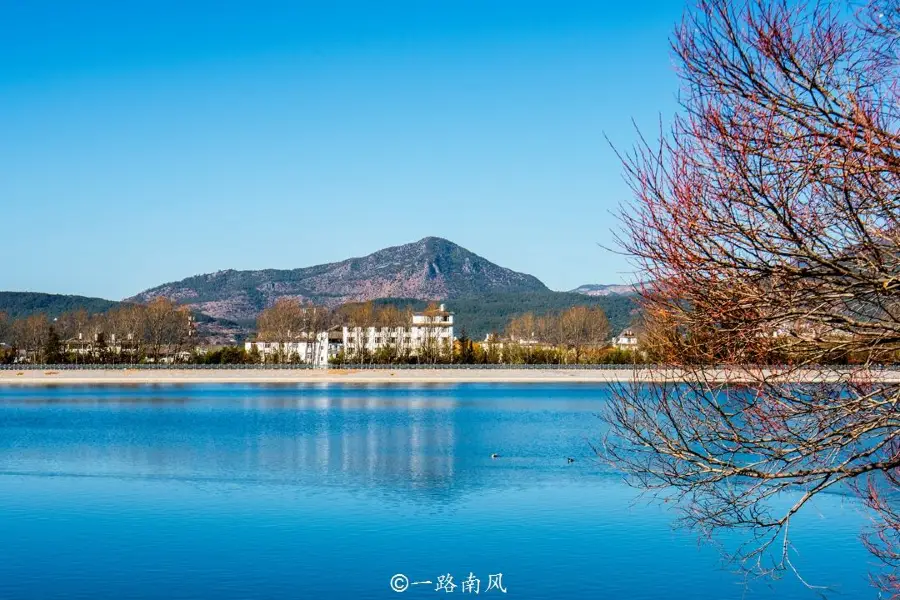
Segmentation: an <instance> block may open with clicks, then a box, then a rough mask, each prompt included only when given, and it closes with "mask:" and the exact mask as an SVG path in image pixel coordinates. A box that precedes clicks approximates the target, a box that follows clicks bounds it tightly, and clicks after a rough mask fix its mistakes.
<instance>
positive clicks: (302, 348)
mask: <svg viewBox="0 0 900 600" xmlns="http://www.w3.org/2000/svg"><path fill="white" fill-rule="evenodd" d="M292 337H293V339H291V340H284V341H251V342H246V343H245V345H244V347H245V349H246V350H247V351H248V352H252V351H253V350H256V351H257V352H259V353H260V354H261V355H262V356H264V357H273V356H275V357H278V359H280V360H282V361H284V362H290V361H291V360H299V361H301V362H303V363H307V364H312V365H315V366H319V367H324V366H327V365H328V363H329V361H330V360H331V359H333V358H335V357H337V356H341V355H342V356H344V357H345V358H346V360H348V361H351V362H353V361H356V360H366V359H368V358H370V357H372V356H374V355H377V354H378V353H379V352H387V351H390V352H391V353H393V354H394V355H395V356H417V357H420V358H428V357H432V356H437V355H440V354H446V353H449V352H450V350H451V348H452V347H453V339H454V337H453V313H451V312H449V311H447V309H446V307H445V306H444V305H443V304H441V305H440V307H439V308H438V309H437V310H426V311H422V312H418V313H413V315H412V319H411V322H410V323H408V324H405V325H400V326H368V327H363V326H358V325H338V326H335V327H332V328H331V329H329V330H328V331H323V332H318V333H312V332H302V333H299V334H297V335H296V336H292Z"/></svg>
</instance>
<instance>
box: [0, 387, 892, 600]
mask: <svg viewBox="0 0 900 600" xmlns="http://www.w3.org/2000/svg"><path fill="white" fill-rule="evenodd" d="M607 397H608V390H607V389H606V388H604V387H602V386H534V385H531V386H503V385H460V386H450V387H434V386H422V387H361V386H360V387H341V386H322V387H254V386H203V387H152V386H148V387H133V388H77V389H76V388H68V389H67V388H44V389H28V388H6V389H0V599H19V598H40V599H56V598H59V599H66V600H70V599H81V598H84V599H88V598H89V599H99V598H116V599H119V600H124V599H130V598H147V599H149V598H166V599H175V598H211V599H216V600H230V599H235V600H238V599H240V600H247V599H254V598H267V599H268V598H271V599H281V598H313V597H323V598H348V599H350V598H353V599H366V598H396V599H402V598H434V597H436V596H439V595H442V594H446V591H435V588H436V587H437V581H438V576H439V575H446V574H448V573H449V574H450V575H452V576H453V577H454V579H453V583H454V584H457V585H461V584H462V580H463V579H465V578H466V577H468V575H469V574H470V573H472V574H474V576H475V577H477V578H478V579H480V581H481V583H480V592H481V594H480V595H488V596H489V597H496V598H502V597H515V598H541V599H543V598H547V599H551V598H552V599H558V598H560V599H561V598H598V599H618V598H622V599H626V598H627V599H643V598H647V599H650V598H653V599H657V598H685V599H691V600H714V599H715V600H721V599H727V598H741V599H746V600H753V599H774V598H779V599H795V598H797V599H799V598H810V599H811V598H816V597H817V596H816V595H815V594H814V593H813V592H811V591H809V590H808V589H806V588H804V587H803V586H802V585H801V584H800V583H799V582H798V581H797V579H796V578H794V577H792V576H785V577H784V578H783V579H781V580H779V581H777V582H774V583H760V582H755V583H751V584H750V585H749V587H747V586H746V585H745V582H744V581H743V580H742V579H741V578H740V577H739V576H737V575H735V574H734V573H733V572H731V571H729V570H727V569H723V568H722V565H721V563H720V561H719V557H718V554H717V553H716V551H715V550H713V549H712V548H709V547H706V546H704V545H703V544H700V543H698V540H697V539H696V538H695V537H692V536H691V535H690V534H687V533H684V532H679V531H673V530H672V529H671V527H670V525H671V519H672V514H671V513H669V512H667V511H666V510H665V509H664V508H662V507H659V506H655V505H647V503H646V502H635V496H636V494H635V492H634V490H632V489H630V488H628V487H627V486H625V485H624V484H623V483H622V481H621V476H620V475H618V474H617V473H615V471H614V470H611V469H609V468H607V467H605V466H604V465H601V464H599V463H598V462H597V461H596V460H594V459H593V453H592V450H591V446H590V443H591V442H592V441H594V442H595V441H597V440H598V439H599V437H600V435H601V432H602V429H601V424H600V422H599V421H598V419H597V417H596V413H597V412H598V411H599V410H600V409H601V407H602V405H603V403H604V402H605V401H606V398H607ZM494 452H496V453H499V454H500V455H501V457H500V458H498V459H495V460H494V459H491V458H490V455H491V454H492V453H494ZM567 456H571V457H574V458H576V462H574V463H572V464H568V463H567V461H566V460H565V459H566V457H567ZM812 508H813V510H811V511H809V512H808V514H807V515H805V516H804V518H802V519H800V520H799V521H798V523H797V524H795V525H794V530H795V533H794V542H795V544H796V546H797V551H796V553H795V554H794V562H795V564H796V565H797V566H798V567H799V568H800V570H801V572H802V574H803V575H804V577H805V578H806V579H807V580H808V581H810V582H811V583H815V584H819V585H828V586H831V587H832V588H833V590H834V591H835V594H836V595H835V597H840V598H853V599H867V598H873V599H874V598H876V597H877V594H876V593H875V592H874V591H873V589H872V588H871V587H870V586H869V584H868V581H867V570H868V569H869V568H870V566H871V565H870V563H871V560H870V558H869V556H868V555H867V554H866V552H865V551H864V550H863V549H862V548H861V545H860V543H859V539H858V533H859V530H860V527H861V526H862V525H863V524H864V522H865V520H864V517H863V515H862V514H861V513H860V510H859V507H858V506H857V505H856V504H855V503H854V501H853V499H852V498H848V497H843V496H840V495H829V496H826V497H824V498H822V499H820V500H818V501H817V502H816V503H815V505H814V506H813V507H812ZM400 573H402V574H404V575H406V576H407V577H408V579H409V580H410V582H416V581H431V582H433V583H432V584H430V585H429V584H420V585H410V587H409V588H408V589H407V591H405V592H403V593H396V592H394V591H392V589H391V587H390V581H391V577H392V576H393V575H395V574H400ZM499 573H502V578H501V584H502V586H503V587H504V588H505V589H506V595H505V596H504V595H503V594H502V593H501V592H499V591H498V590H496V589H493V590H491V591H489V592H488V591H487V590H486V588H487V586H488V583H489V581H488V580H489V576H490V575H496V574H499ZM453 593H454V594H461V593H462V588H461V587H457V588H455V589H454V591H453Z"/></svg>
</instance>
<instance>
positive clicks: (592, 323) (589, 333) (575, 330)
mask: <svg viewBox="0 0 900 600" xmlns="http://www.w3.org/2000/svg"><path fill="white" fill-rule="evenodd" d="M558 319H559V325H558V328H559V330H560V332H561V337H562V341H563V343H564V344H565V345H566V347H567V348H571V349H572V350H573V351H574V354H575V362H576V363H578V362H580V361H581V355H582V352H583V351H584V349H585V348H586V347H594V348H596V347H598V346H601V345H603V344H605V343H606V342H607V341H608V339H609V321H608V320H607V319H606V313H604V312H603V309H602V308H600V307H587V306H573V307H572V308H570V309H568V310H565V311H563V312H562V313H561V314H560V315H559V317H558Z"/></svg>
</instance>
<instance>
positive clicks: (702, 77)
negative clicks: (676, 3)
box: [606, 0, 900, 594]
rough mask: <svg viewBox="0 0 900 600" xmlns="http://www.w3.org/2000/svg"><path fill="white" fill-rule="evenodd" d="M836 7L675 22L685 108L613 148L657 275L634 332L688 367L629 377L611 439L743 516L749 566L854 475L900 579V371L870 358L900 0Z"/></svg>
mask: <svg viewBox="0 0 900 600" xmlns="http://www.w3.org/2000/svg"><path fill="white" fill-rule="evenodd" d="M848 7H849V5H848V4H844V3H829V2H822V3H818V4H815V5H813V6H806V5H797V6H791V5H789V4H788V3H787V2H784V1H781V0H758V1H750V2H738V3H728V2H713V1H711V0H700V1H699V3H698V4H697V7H696V10H694V11H693V12H691V13H690V14H689V15H688V16H687V17H686V18H685V21H684V23H683V24H682V26H681V27H680V28H679V29H678V30H677V32H676V35H675V38H674V42H673V47H674V54H675V58H676V61H677V63H678V67H679V74H680V76H681V78H682V82H683V89H682V105H683V112H682V114H681V115H680V116H678V117H677V118H676V119H675V120H674V123H673V125H672V129H671V131H669V132H667V133H666V134H664V135H662V136H661V139H660V140H659V143H658V144H655V143H650V142H644V143H642V144H641V145H639V146H638V147H637V148H636V149H635V151H634V152H633V153H631V154H630V155H628V156H626V157H625V167H626V173H627V177H628V179H629V182H630V184H631V186H632V189H633V191H634V194H635V197H636V200H637V202H636V206H634V208H633V211H631V212H627V213H626V214H624V216H623V219H624V222H625V233H624V235H623V236H621V237H622V243H623V245H624V246H625V247H626V248H627V249H628V250H629V252H630V253H631V254H632V255H633V256H635V257H636V259H637V261H638V263H639V266H640V268H641V273H640V276H641V278H642V279H643V280H647V281H652V282H653V283H652V284H650V285H647V286H645V287H644V289H643V290H642V304H643V310H644V315H645V317H644V318H645V325H646V329H645V341H647V342H649V345H650V347H651V350H652V353H653V355H654V356H655V357H657V358H658V359H659V360H661V361H663V362H664V363H665V364H666V365H668V366H669V367H670V368H671V369H672V372H673V376H675V377H677V378H678V379H680V380H682V381H684V382H685V383H684V384H683V385H659V386H641V387H631V388H629V387H622V388H621V389H620V390H619V391H618V393H617V394H616V398H615V400H614V401H613V402H611V403H610V409H609V411H608V413H607V415H606V417H607V419H608V421H609V423H610V425H611V434H610V438H609V440H608V443H607V449H608V451H609V453H610V458H612V459H613V460H615V461H616V464H617V465H619V466H621V467H623V468H625V469H626V470H627V471H628V472H629V473H630V475H631V477H632V481H633V482H634V483H635V484H637V485H639V486H641V487H642V488H644V489H648V490H656V489H659V490H671V491H674V492H675V494H676V495H677V497H678V499H679V500H680V501H681V502H680V503H677V504H676V506H678V507H679V509H680V510H681V511H682V512H681V515H682V518H683V522H684V523H685V524H687V525H689V526H691V527H695V528H697V529H698V530H700V531H701V532H703V533H704V534H709V535H713V534H715V533H716V532H718V531H719V530H721V529H733V530H738V531H741V532H744V533H746V534H747V535H748V537H747V540H746V541H747V545H745V546H743V547H742V548H741V549H739V550H738V551H737V552H736V553H734V555H733V556H734V558H736V559H737V560H738V561H739V564H741V565H743V566H744V567H745V568H747V569H749V570H750V571H752V572H756V573H771V572H773V571H779V570H785V569H794V567H795V565H793V564H792V562H791V560H792V559H791V555H790V553H789V551H788V549H789V548H790V541H789V535H788V534H789V531H790V525H791V523H792V519H793V517H794V515H795V514H797V513H798V512H799V511H801V510H803V509H804V508H805V507H806V506H807V504H808V502H809V501H810V499H811V498H813V497H815V496H816V495H818V494H821V493H823V492H825V491H828V490H831V489H835V488H840V487H848V486H849V487H853V488H855V489H857V490H858V491H859V493H860V495H861V498H862V500H863V501H864V502H865V504H866V505H867V506H868V507H869V508H870V509H871V511H872V518H873V521H874V523H875V525H874V529H873V531H871V532H869V533H870V535H868V537H867V538H866V540H867V545H868V547H869V548H870V549H871V550H872V551H873V553H874V554H875V555H877V556H879V557H880V558H882V559H883V561H884V564H885V570H884V572H883V573H882V574H881V578H880V579H879V583H880V584H881V585H882V586H883V587H884V588H885V589H887V590H888V591H889V592H891V593H893V594H898V593H900V585H898V577H897V575H898V571H897V569H898V562H897V561H898V556H900V553H898V548H900V543H898V542H900V529H898V523H900V520H898V519H897V512H896V511H897V505H896V502H897V498H898V497H900V496H898V494H897V492H898V491H900V488H898V485H897V483H898V475H900V473H898V468H900V414H898V412H897V405H898V401H900V386H897V385H895V384H890V383H885V381H884V379H883V378H880V377H879V376H878V375H877V373H874V372H873V370H872V366H873V365H875V364H876V363H878V362H880V361H883V360H888V359H893V358H894V357H896V356H897V352H898V350H900V302H898V300H900V227H898V218H900V196H898V193H897V190H898V189H900V132H898V124H900V121H898V114H897V112H898V102H897V100H898V97H897V94H898V93H900V92H898V89H900V88H898V85H897V84H898V81H897V79H898V77H897V75H898V73H897V66H898V54H897V50H896V49H897V41H898V39H900V36H898V35H897V34H898V29H897V27H896V24H897V23H898V22H900V4H898V3H897V2H896V1H895V0H887V1H885V2H879V3H874V4H872V5H871V7H870V8H869V10H864V11H862V12H859V13H857V15H856V17H855V18H852V17H848V16H847V15H848V14H849V13H851V12H852V11H848V10H847V9H848ZM846 360H853V361H857V362H858V363H859V364H858V365H857V366H855V367H854V368H853V369H851V370H849V371H847V370H840V371H835V370H833V369H832V368H831V367H828V366H827V364H829V363H832V362H835V361H846ZM772 362H779V363H781V362H783V363H788V365H789V366H788V367H784V368H782V369H779V370H778V373H779V375H780V377H778V378H774V377H773V376H772V373H773V370H772V369H763V368H752V367H748V366H747V365H749V364H764V363H772ZM713 363H715V364H718V365H724V366H725V367H727V366H729V365H734V366H735V368H740V369H741V370H742V371H743V374H744V377H745V378H749V379H750V382H749V384H747V385H743V386H741V387H735V386H727V385H724V384H722V383H721V382H720V380H719V379H717V378H713V377H712V376H711V375H710V370H709V369H708V365H710V364H713ZM794 369H803V373H804V374H805V375H804V380H803V383H801V384H791V385H789V384H786V383H785V379H784V378H785V376H787V377H790V375H791V373H792V370H794ZM798 373H799V372H798ZM834 380H837V381H839V384H837V385H836V384H834V383H829V381H834ZM664 493H668V492H664ZM776 496H779V497H787V498H790V499H791V500H792V502H791V505H790V507H789V508H788V509H787V510H784V511H776V509H775V506H777V505H775V504H772V503H770V502H769V500H770V499H772V498H774V497H776ZM768 559H774V561H772V562H768Z"/></svg>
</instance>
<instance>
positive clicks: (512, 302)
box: [375, 292, 637, 340]
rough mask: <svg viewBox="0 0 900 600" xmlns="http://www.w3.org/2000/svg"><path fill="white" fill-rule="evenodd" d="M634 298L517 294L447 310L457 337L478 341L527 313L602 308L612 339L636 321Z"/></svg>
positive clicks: (418, 305) (413, 303)
mask: <svg viewBox="0 0 900 600" xmlns="http://www.w3.org/2000/svg"><path fill="white" fill-rule="evenodd" d="M635 300H636V298H635V296H630V295H629V296H625V295H619V294H609V295H606V296H585V295H582V294H574V293H570V292H521V293H516V294H485V295H483V296H478V297H476V298H457V299H456V300H452V301H448V302H447V310H449V311H451V312H453V313H454V322H455V328H454V334H455V335H457V336H459V335H461V334H462V333H463V332H465V334H466V335H468V336H469V337H470V338H472V339H475V340H480V339H484V337H485V336H486V335H487V334H489V333H491V332H497V333H501V332H502V331H503V329H504V328H505V327H506V324H507V323H509V321H510V319H512V318H513V317H515V316H518V315H521V314H523V313H527V312H533V313H535V314H545V313H548V312H554V311H561V310H565V309H567V308H571V307H572V306H578V305H584V306H599V307H601V308H602V309H603V312H605V313H606V318H607V319H609V329H610V333H611V334H612V335H616V334H618V333H619V332H620V331H622V330H623V329H625V328H626V327H628V326H629V325H630V324H631V322H632V321H633V320H634V317H635V314H636V310H637V303H636V302H635ZM375 304H394V305H396V306H398V307H404V306H410V307H412V308H413V309H414V310H421V309H422V308H424V307H425V306H426V304H427V302H424V301H421V300H415V299H411V298H382V299H379V300H375Z"/></svg>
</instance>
